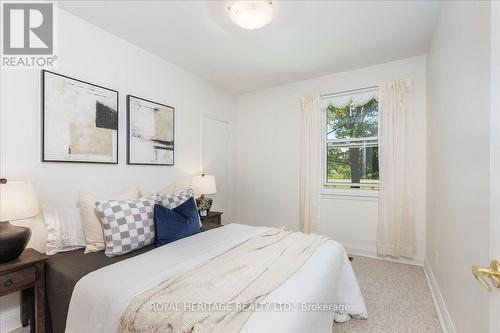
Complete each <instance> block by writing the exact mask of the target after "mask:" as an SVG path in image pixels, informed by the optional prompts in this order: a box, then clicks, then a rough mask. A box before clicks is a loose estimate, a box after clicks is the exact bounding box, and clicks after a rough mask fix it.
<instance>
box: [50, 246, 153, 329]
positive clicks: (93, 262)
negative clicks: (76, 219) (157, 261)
mask: <svg viewBox="0 0 500 333" xmlns="http://www.w3.org/2000/svg"><path fill="white" fill-rule="evenodd" d="M152 249H154V246H153V245H150V246H148V247H145V248H142V249H140V250H137V251H133V252H130V253H127V254H125V255H123V256H118V257H113V258H108V257H106V255H104V252H103V251H101V252H94V253H87V254H84V253H83V252H84V250H83V249H82V250H76V251H69V252H62V253H58V254H55V255H53V256H51V257H50V258H49V259H48V260H47V262H46V265H45V277H46V279H45V281H46V282H45V283H46V287H45V292H46V300H47V302H46V306H47V308H46V314H47V320H46V331H47V332H53V333H64V330H65V327H66V317H67V315H68V308H69V303H70V300H71V295H72V293H73V289H74V288H75V285H76V283H77V282H78V281H79V280H80V279H81V278H82V277H84V276H85V275H87V274H88V273H90V272H93V271H96V270H98V269H100V268H103V267H106V266H108V265H111V264H114V263H117V262H119V261H122V260H126V259H129V258H132V257H134V256H137V255H140V254H143V253H145V252H148V251H149V250H152Z"/></svg>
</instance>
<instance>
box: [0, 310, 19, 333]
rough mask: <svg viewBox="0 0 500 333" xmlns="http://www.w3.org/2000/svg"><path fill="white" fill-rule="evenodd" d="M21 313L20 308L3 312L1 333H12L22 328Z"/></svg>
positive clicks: (0, 325) (0, 321)
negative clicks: (11, 332)
mask: <svg viewBox="0 0 500 333" xmlns="http://www.w3.org/2000/svg"><path fill="white" fill-rule="evenodd" d="M19 311H20V310H19V308H18V307H16V308H13V309H10V310H8V311H2V313H1V314H0V332H10V331H13V330H16V329H18V328H20V327H22V326H21V320H20V319H19Z"/></svg>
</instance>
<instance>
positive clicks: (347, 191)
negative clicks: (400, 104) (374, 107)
mask: <svg viewBox="0 0 500 333" xmlns="http://www.w3.org/2000/svg"><path fill="white" fill-rule="evenodd" d="M371 90H375V91H377V97H378V86H370V87H365V88H359V89H351V90H344V91H340V92H336V93H330V94H325V95H320V101H322V100H327V99H330V98H332V97H335V96H342V95H346V94H353V93H357V92H363V91H371ZM320 105H321V103H320ZM320 111H321V117H320V120H321V184H320V186H321V193H320V194H321V195H338V196H347V197H349V196H356V197H367V198H378V197H379V192H380V179H379V181H378V182H376V183H374V184H376V185H377V186H378V188H377V189H358V188H331V187H330V186H332V185H333V184H332V183H329V182H328V178H327V176H328V175H327V169H328V166H327V156H328V143H339V142H346V141H351V142H352V141H361V142H362V141H367V140H375V139H376V140H377V146H378V147H379V143H380V140H379V137H380V109H379V110H378V111H379V112H378V126H379V127H378V131H377V132H378V133H379V135H378V136H373V137H366V138H351V139H330V140H329V139H327V112H326V108H323V107H322V105H321V110H320ZM379 165H380V155H379ZM336 185H349V186H357V185H360V186H363V185H364V186H366V183H361V184H357V183H351V182H346V183H345V184H343V183H338V184H336Z"/></svg>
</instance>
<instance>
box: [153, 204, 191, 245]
mask: <svg viewBox="0 0 500 333" xmlns="http://www.w3.org/2000/svg"><path fill="white" fill-rule="evenodd" d="M199 219H200V217H199V216H198V209H197V208H196V202H195V201H194V198H193V197H191V198H189V199H188V200H187V201H186V202H184V203H183V204H182V205H180V206H178V207H176V208H174V209H169V208H167V207H164V206H162V205H158V204H156V205H155V209H154V221H155V244H156V246H162V245H165V244H168V243H171V242H173V241H176V240H178V239H181V238H184V237H187V236H191V235H194V234H197V233H199V232H200V220H199Z"/></svg>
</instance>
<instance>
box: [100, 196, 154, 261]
mask: <svg viewBox="0 0 500 333" xmlns="http://www.w3.org/2000/svg"><path fill="white" fill-rule="evenodd" d="M154 205H155V200H153V199H152V198H140V199H133V200H110V201H98V202H96V203H95V207H96V211H97V215H98V216H99V217H100V219H101V224H102V227H103V231H104V242H105V244H106V251H105V254H106V255H107V256H108V257H114V256H119V255H122V254H125V253H128V252H131V251H134V250H137V249H140V248H141V247H144V246H146V245H149V244H152V243H153V242H154V238H155V232H154V221H153V209H154Z"/></svg>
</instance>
